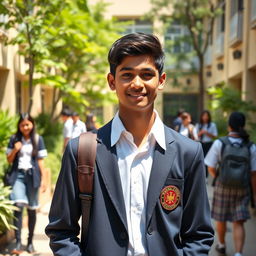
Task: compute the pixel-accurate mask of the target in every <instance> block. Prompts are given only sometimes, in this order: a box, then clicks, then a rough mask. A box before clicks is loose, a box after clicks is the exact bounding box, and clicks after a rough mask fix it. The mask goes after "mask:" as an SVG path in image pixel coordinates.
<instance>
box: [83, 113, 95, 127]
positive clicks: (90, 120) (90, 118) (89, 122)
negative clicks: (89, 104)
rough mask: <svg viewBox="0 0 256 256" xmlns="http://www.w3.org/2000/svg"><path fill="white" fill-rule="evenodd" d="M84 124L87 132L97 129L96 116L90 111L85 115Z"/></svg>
mask: <svg viewBox="0 0 256 256" xmlns="http://www.w3.org/2000/svg"><path fill="white" fill-rule="evenodd" d="M85 125H86V129H87V131H88V132H89V131H93V130H96V129H97V125H96V116H95V115H94V114H92V113H90V114H88V115H87V116H86V122H85Z"/></svg>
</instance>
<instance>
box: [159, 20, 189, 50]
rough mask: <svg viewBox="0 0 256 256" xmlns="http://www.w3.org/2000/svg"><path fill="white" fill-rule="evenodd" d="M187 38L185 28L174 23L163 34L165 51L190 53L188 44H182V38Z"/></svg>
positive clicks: (176, 22)
mask: <svg viewBox="0 0 256 256" xmlns="http://www.w3.org/2000/svg"><path fill="white" fill-rule="evenodd" d="M186 36H189V31H188V30H187V28H186V27H185V26H183V25H181V24H180V22H178V21H174V22H173V23H172V24H171V26H170V27H169V28H168V29H167V31H166V34H165V37H164V39H165V51H166V52H167V53H186V52H191V51H192V46H191V43H190V42H184V40H182V39H183V38H184V37H186Z"/></svg>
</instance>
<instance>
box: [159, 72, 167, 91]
mask: <svg viewBox="0 0 256 256" xmlns="http://www.w3.org/2000/svg"><path fill="white" fill-rule="evenodd" d="M165 81H166V73H162V74H161V76H160V77H159V85H158V90H163V89H164V85H165Z"/></svg>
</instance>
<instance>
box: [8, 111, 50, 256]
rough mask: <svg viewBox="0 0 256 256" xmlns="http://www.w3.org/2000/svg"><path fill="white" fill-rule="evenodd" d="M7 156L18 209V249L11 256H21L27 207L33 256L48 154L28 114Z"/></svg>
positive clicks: (16, 233) (22, 121)
mask: <svg viewBox="0 0 256 256" xmlns="http://www.w3.org/2000/svg"><path fill="white" fill-rule="evenodd" d="M6 154H7V160H8V162H9V163H12V169H11V173H10V176H9V177H8V184H9V185H10V186H11V187H12V193H11V196H10V198H11V200H12V201H13V202H14V205H15V206H16V207H17V208H18V210H17V211H15V212H14V217H15V218H14V226H15V227H16V229H15V239H16V246H15V248H14V250H13V251H12V254H20V253H21V252H22V245H21V242H22V241H21V229H22V215H23V208H24V207H27V213H28V231H29V233H28V241H27V247H26V250H27V252H29V253H33V252H34V246H33V237H34V229H35V224H36V209H37V208H38V207H39V204H38V192H39V187H41V189H42V192H45V191H46V180H45V178H46V175H45V169H44V161H43V159H44V157H46V156H47V151H46V149H45V146H44V141H43V138H42V137H41V136H39V135H38V134H36V131H35V122H34V120H33V118H32V117H31V116H29V115H28V114H21V116H20V119H19V121H18V128H17V132H16V133H15V134H14V135H13V136H12V137H11V138H10V141H9V144H8V147H7V152H6Z"/></svg>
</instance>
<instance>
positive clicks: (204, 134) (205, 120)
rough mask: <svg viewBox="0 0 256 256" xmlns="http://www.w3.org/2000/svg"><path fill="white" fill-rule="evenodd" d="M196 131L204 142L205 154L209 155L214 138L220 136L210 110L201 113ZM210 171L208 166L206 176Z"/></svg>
mask: <svg viewBox="0 0 256 256" xmlns="http://www.w3.org/2000/svg"><path fill="white" fill-rule="evenodd" d="M195 128H196V132H197V135H198V139H199V141H200V142H201V143H202V147H203V151H204V156H206V155H207V153H208V151H209V149H210V147H211V146H212V143H213V140H214V139H215V138H216V137H217V136H218V131H217V127H216V124H215V123H213V122H212V118H211V114H210V112H209V111H208V110H204V111H203V112H202V113H201V115H200V122H199V123H198V124H196V127H195ZM207 176H208V171H207V168H206V177H207Z"/></svg>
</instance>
